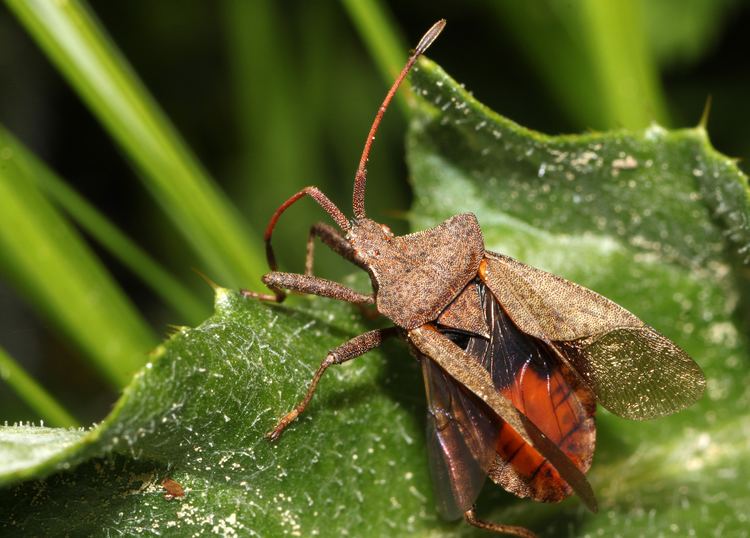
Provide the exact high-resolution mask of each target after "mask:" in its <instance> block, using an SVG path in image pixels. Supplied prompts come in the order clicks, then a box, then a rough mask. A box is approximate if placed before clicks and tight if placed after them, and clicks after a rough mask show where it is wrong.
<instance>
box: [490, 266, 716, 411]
mask: <svg viewBox="0 0 750 538" xmlns="http://www.w3.org/2000/svg"><path fill="white" fill-rule="evenodd" d="M480 275H481V276H482V278H483V280H484V281H485V283H486V284H487V287H488V288H489V289H490V290H491V291H492V294H493V295H494V296H495V297H496V298H497V300H498V302H499V303H500V304H501V305H502V308H503V309H504V311H505V312H506V313H507V314H508V316H509V317H510V318H511V320H512V321H513V323H514V324H515V325H516V326H517V327H518V328H519V329H520V330H521V331H523V332H524V333H526V334H528V335H531V336H534V337H536V338H538V339H540V340H542V341H544V342H546V343H548V344H550V345H551V346H552V348H553V349H554V351H555V352H556V353H557V354H558V355H559V356H561V357H562V358H564V359H565V360H566V361H567V362H568V363H569V364H570V365H571V366H572V368H573V369H574V370H575V371H576V372H577V373H578V375H579V376H580V378H581V379H582V380H583V381H584V382H585V383H586V384H587V385H588V387H589V388H590V389H591V390H592V391H593V392H594V394H595V395H596V397H597V399H598V400H599V402H600V403H601V404H602V405H603V406H604V407H606V408H607V409H609V410H610V411H612V412H613V413H615V414H617V415H620V416H622V417H625V418H630V419H639V420H640V419H649V418H655V417H659V416H663V415H667V414H670V413H674V412H675V411H679V410H680V409H683V408H685V407H687V406H688V405H690V404H691V403H693V402H694V401H695V400H697V399H698V398H699V397H700V396H701V394H702V393H703V390H704V388H705V378H704V376H703V372H702V371H701V369H700V367H699V366H698V365H697V364H696V363H695V362H694V361H693V360H692V359H691V358H690V357H689V356H688V355H687V354H686V353H685V352H684V351H683V350H682V349H680V348H679V347H678V346H676V345H675V344H674V343H673V342H671V341H670V340H669V339H667V338H665V337H664V336H662V335H660V334H659V333H658V332H656V331H655V330H654V329H652V328H651V327H648V326H647V325H646V324H644V323H643V322H642V321H641V320H640V319H638V318H637V317H635V316H634V315H633V314H631V313H630V312H628V311H627V310H625V309H624V308H622V307H620V306H618V305H617V304H615V303H613V302H612V301H610V300H609V299H606V298H604V297H602V296H601V295H599V294H597V293H595V292H593V291H591V290H589V289H587V288H584V287H582V286H579V285H577V284H574V283H572V282H569V281H567V280H565V279H563V278H560V277H558V276H555V275H552V274H550V273H547V272H545V271H541V270H539V269H535V268H533V267H529V266H527V265H524V264H522V263H520V262H518V261H516V260H514V259H512V258H509V257H507V256H502V255H500V254H494V253H488V254H487V258H486V264H485V266H484V268H483V270H480Z"/></svg>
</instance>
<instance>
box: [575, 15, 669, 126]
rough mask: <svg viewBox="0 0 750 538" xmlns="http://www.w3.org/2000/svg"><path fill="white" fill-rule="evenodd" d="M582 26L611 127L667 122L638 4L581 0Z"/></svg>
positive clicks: (643, 20) (607, 119)
mask: <svg viewBox="0 0 750 538" xmlns="http://www.w3.org/2000/svg"><path fill="white" fill-rule="evenodd" d="M578 6H579V9H580V10H581V13H582V18H581V23H582V24H581V30H582V32H583V34H584V36H585V38H586V43H587V45H588V52H589V58H590V59H591V62H592V65H593V68H594V69H595V70H596V74H597V76H598V78H599V83H600V89H601V99H603V100H604V101H605V110H606V112H607V114H608V115H607V117H606V121H607V124H608V125H609V126H612V127H630V128H638V127H646V126H647V125H649V124H650V123H651V122H653V121H656V122H658V123H660V124H662V125H664V124H666V123H667V113H666V107H665V106H664V98H663V95H662V93H661V86H660V84H659V79H658V73H657V70H656V65H655V62H654V58H653V54H652V52H651V49H650V48H649V45H648V34H647V32H646V24H645V19H644V17H643V13H641V10H642V9H643V8H642V7H641V4H640V3H639V2H632V1H630V0H611V1H609V2H600V1H599V0H583V1H581V2H580V3H579V4H578Z"/></svg>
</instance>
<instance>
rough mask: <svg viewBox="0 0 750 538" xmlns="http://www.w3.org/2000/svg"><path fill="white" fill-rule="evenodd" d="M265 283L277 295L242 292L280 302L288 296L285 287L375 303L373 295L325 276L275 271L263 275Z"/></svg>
mask: <svg viewBox="0 0 750 538" xmlns="http://www.w3.org/2000/svg"><path fill="white" fill-rule="evenodd" d="M263 283H264V284H265V285H266V286H268V287H269V288H270V289H271V290H273V292H274V294H275V295H270V294H266V293H258V292H255V291H250V290H240V293H242V295H244V296H245V297H254V298H256V299H260V300H263V301H275V302H279V303H280V302H281V301H282V300H283V299H284V297H286V293H284V291H283V290H285V289H286V290H292V291H296V292H299V293H306V294H309V295H317V296H319V297H328V298H330V299H337V300H339V301H346V302H347V303H354V304H373V303H374V302H375V299H374V298H373V296H372V295H366V294H364V293H359V292H358V291H354V290H353V289H351V288H347V287H346V286H344V285H342V284H339V283H338V282H334V281H333V280H326V279H325V278H319V277H316V276H311V275H300V274H298V273H282V272H280V271H274V272H273V273H268V274H265V275H263ZM279 297H281V299H279Z"/></svg>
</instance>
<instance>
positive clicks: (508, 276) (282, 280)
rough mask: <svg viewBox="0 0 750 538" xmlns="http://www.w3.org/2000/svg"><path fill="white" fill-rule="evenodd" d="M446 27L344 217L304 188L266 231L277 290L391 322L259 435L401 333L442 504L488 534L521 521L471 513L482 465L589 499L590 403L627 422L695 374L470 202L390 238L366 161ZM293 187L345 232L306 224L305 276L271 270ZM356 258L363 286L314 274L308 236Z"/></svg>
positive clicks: (676, 405)
mask: <svg viewBox="0 0 750 538" xmlns="http://www.w3.org/2000/svg"><path fill="white" fill-rule="evenodd" d="M444 26H445V21H443V20H441V21H438V22H437V23H436V24H435V25H434V26H433V27H432V28H430V30H428V32H427V33H426V34H425V35H424V37H423V38H422V39H421V41H420V42H419V44H418V45H417V47H416V49H414V52H413V53H412V55H411V56H410V58H409V60H408V61H407V63H406V65H405V66H404V68H403V70H402V71H401V73H400V75H399V76H398V78H397V79H396V81H395V82H394V84H393V86H392V87H391V89H390V91H389V92H388V94H387V95H386V97H385V100H384V101H383V104H382V105H381V106H380V108H379V109H378V112H377V115H376V116H375V120H374V122H373V124H372V127H371V128H370V132H369V134H368V136H367V140H366V142H365V147H364V150H363V152H362V157H361V159H360V162H359V167H358V169H357V173H356V176H355V180H354V197H353V212H354V218H353V219H351V220H349V219H348V218H346V217H345V216H344V214H343V213H342V212H341V210H339V209H338V207H336V206H335V205H334V204H333V202H331V201H330V200H329V199H328V197H326V196H325V195H324V194H323V193H322V192H320V191H319V190H318V189H317V188H315V187H306V188H304V189H302V190H301V191H299V192H298V193H297V194H295V195H294V196H292V197H291V198H289V199H288V200H287V201H286V202H284V203H283V204H282V205H281V206H280V207H279V208H278V209H277V210H276V212H275V213H274V214H273V216H272V217H271V220H270V222H269V224H268V227H267V228H266V233H265V242H266V253H267V257H268V262H269V266H270V268H271V272H270V273H268V274H266V275H265V276H264V277H263V282H264V283H265V284H266V285H267V286H268V287H269V289H270V290H272V291H273V294H259V293H255V292H249V291H243V293H244V294H245V295H246V296H248V297H256V298H259V299H262V300H268V301H276V302H281V301H283V300H284V298H285V291H284V290H291V291H295V292H301V293H307V294H314V295H319V296H322V297H329V298H333V299H339V300H342V301H348V302H350V303H354V304H358V305H371V304H374V305H375V308H376V310H377V312H378V313H379V314H381V315H383V316H385V317H387V318H389V319H390V320H391V321H392V322H393V323H394V326H393V327H391V328H386V329H377V330H373V331H369V332H367V333H365V334H362V335H359V336H357V337H355V338H352V339H351V340H349V341H348V342H346V343H344V344H342V345H340V346H339V347H337V348H335V349H333V350H332V351H330V352H329V353H328V355H327V356H326V358H325V359H324V360H323V362H322V363H321V365H320V367H319V368H318V370H317V371H316V372H315V375H314V377H313V379H312V382H311V383H310V386H309V388H308V390H307V394H306V395H305V397H304V398H303V399H302V400H301V401H300V402H299V404H297V406H296V407H295V408H294V409H293V410H292V411H291V412H289V413H288V414H287V415H286V416H284V417H283V418H282V419H281V420H280V421H279V423H278V424H277V426H276V427H275V428H274V430H273V431H271V432H270V433H269V434H268V437H269V438H270V439H271V440H276V439H278V437H279V436H280V435H281V433H282V432H283V431H284V429H285V428H286V427H287V426H288V425H289V424H290V423H291V422H292V421H294V420H295V419H296V418H297V416H299V414H300V413H301V412H302V411H304V409H305V408H306V407H307V405H308V403H309V402H310V399H311V398H312V396H313V393H314V392H315V388H316V386H317V384H318V382H319V381H320V378H321V376H322V375H323V373H324V372H325V371H326V369H328V367H329V366H332V365H334V364H341V363H343V362H345V361H348V360H351V359H354V358H355V357H358V356H360V355H362V354H364V353H366V352H367V351H369V350H371V349H374V348H375V347H377V346H379V345H380V344H381V343H382V342H383V340H384V339H385V338H388V337H391V336H395V335H400V336H402V337H404V338H405V339H406V340H407V342H408V343H409V346H410V348H411V350H412V352H413V354H414V355H415V356H416V358H417V359H418V360H419V362H420V364H421V367H422V373H423V377H424V383H425V388H426V393H427V445H428V456H429V462H430V470H431V473H432V477H433V481H434V487H435V489H436V494H437V499H438V509H439V511H440V513H441V514H442V515H443V516H445V517H446V518H448V519H458V518H460V517H463V518H464V519H465V520H466V521H467V522H468V523H470V524H472V525H475V526H477V527H480V528H483V529H486V530H489V531H494V532H498V533H505V534H511V535H515V536H524V537H530V536H534V534H533V533H532V532H531V531H529V530H527V529H525V528H522V527H516V526H510V525H503V524H498V523H490V522H487V521H482V520H480V519H478V518H477V516H476V514H475V511H474V502H475V501H476V499H477V497H478V495H479V491H480V489H481V488H482V485H483V484H484V481H485V478H486V477H487V476H489V477H490V478H491V479H492V481H493V482H495V483H497V484H500V485H501V486H502V487H504V488H505V489H506V490H508V491H509V492H511V493H514V494H515V495H517V496H519V497H530V498H532V499H534V500H537V501H547V502H553V501H559V500H561V499H563V498H565V497H567V496H568V495H570V494H571V493H572V492H575V493H577V494H578V495H579V496H580V497H581V499H582V500H583V502H584V503H585V504H586V505H587V506H588V507H589V508H590V509H591V510H596V499H595V497H594V493H593V491H592V489H591V486H590V485H589V483H588V481H587V480H586V477H585V476H584V473H585V472H586V471H588V469H589V467H590V465H591V460H592V457H593V452H594V445H595V435H596V429H595V425H594V411H595V407H596V401H598V402H599V403H601V404H602V405H603V406H604V407H606V408H607V409H609V410H610V411H612V412H613V413H615V414H617V415H620V416H622V417H625V418H630V419H648V418H654V417H659V416H663V415H667V414H669V413H673V412H675V411H678V410H680V409H683V408H684V407H686V406H688V405H690V404H691V403H692V402H694V401H695V400H696V399H697V398H699V397H700V395H701V394H702V392H703V389H704V386H705V379H704V377H703V373H702V372H701V370H700V368H699V367H698V365H697V364H696V363H695V362H693V360H692V359H691V358H690V357H688V356H687V354H685V352H684V351H682V350H681V349H680V348H679V347H677V346H676V345H675V344H673V343H672V342H671V341H670V340H668V339H667V338H665V337H663V336H661V335H660V334H659V333H657V332H656V331H655V330H654V329H652V328H651V327H649V326H647V325H646V324H644V323H643V322H642V321H641V320H639V319H638V318H637V317H635V316H634V315H633V314H631V313H630V312H628V311H627V310H625V309H623V308H622V307H620V306H618V305H617V304H615V303H613V302H612V301H610V300H608V299H606V298H604V297H602V296H601V295H598V294H597V293H595V292H593V291H591V290H589V289H586V288H584V287H582V286H579V285H577V284H574V283H572V282H569V281H567V280H564V279H562V278H560V277H557V276H555V275H552V274H550V273H547V272H544V271H541V270H539V269H535V268H533V267H530V266H528V265H524V264H522V263H520V262H518V261H516V260H514V259H512V258H509V257H507V256H504V255H502V254H495V253H493V252H488V251H486V250H485V248H484V241H483V239H482V232H481V230H480V228H479V224H478V222H477V219H476V217H475V216H474V215H473V214H471V213H466V214H462V215H456V216H454V217H452V218H450V219H448V220H446V221H445V222H443V223H441V224H439V225H438V226H436V227H434V228H431V229H429V230H425V231H422V232H417V233H413V234H409V235H405V236H400V237H398V236H394V234H393V233H392V232H391V231H390V230H389V229H388V228H387V227H386V226H384V225H381V224H378V223H377V222H374V221H373V220H370V219H368V218H367V216H366V214H365V204H364V196H365V183H366V177H367V159H368V156H369V154H370V148H371V146H372V142H373V140H374V135H375V132H376V131H377V128H378V125H379V124H380V121H381V119H382V116H383V113H384V112H385V110H386V107H387V106H388V104H389V103H390V101H391V99H392V98H393V95H394V94H395V92H396V90H397V88H398V86H399V84H400V83H401V81H402V80H403V79H404V77H405V76H406V74H407V73H408V72H409V70H410V69H411V68H412V66H413V65H414V63H415V62H416V60H417V58H418V57H419V56H420V55H421V54H422V53H424V51H425V50H426V49H427V48H428V47H429V46H430V44H431V43H432V42H433V41H434V40H435V38H436V37H437V36H438V34H439V33H440V32H441V31H442V29H443V27H444ZM304 196H309V197H311V198H312V199H313V200H315V201H316V202H317V203H318V204H319V205H320V206H321V207H322V208H323V209H324V210H325V211H326V212H327V213H328V215H330V217H331V218H332V219H333V220H334V222H335V223H336V224H337V225H338V227H339V228H340V229H341V231H342V232H343V234H342V233H340V232H339V231H338V230H336V229H335V228H333V227H331V226H329V225H326V224H323V223H318V224H315V225H314V226H312V228H311V229H310V233H309V236H308V243H307V260H306V263H305V273H304V274H294V273H283V272H279V271H277V264H276V260H275V258H274V254H273V249H272V247H271V236H272V234H273V230H274V227H275V226H276V223H277V221H278V219H279V217H280V216H281V214H282V213H283V212H284V211H285V210H286V209H287V208H288V207H289V206H291V205H292V204H293V203H294V202H296V201H297V200H299V199H300V198H302V197H304ZM316 237H317V238H319V239H320V240H321V241H322V242H323V243H324V244H326V245H327V246H328V247H330V248H331V249H332V250H333V251H334V252H336V253H337V254H339V255H340V256H342V257H343V258H345V259H347V260H349V261H350V262H352V263H354V264H355V265H357V266H359V267H361V268H362V269H364V270H365V271H367V272H368V273H369V275H370V278H371V280H372V286H373V290H374V292H373V293H372V294H363V293H359V292H357V291H355V290H352V289H350V288H348V287H345V286H343V285H341V284H338V283H336V282H332V281H330V280H325V279H323V278H319V277H316V276H314V275H313V243H314V240H315V238H316Z"/></svg>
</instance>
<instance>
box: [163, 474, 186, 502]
mask: <svg viewBox="0 0 750 538" xmlns="http://www.w3.org/2000/svg"><path fill="white" fill-rule="evenodd" d="M161 487H163V488H164V499H166V500H167V501H171V500H172V499H181V498H182V497H184V496H185V488H183V487H182V484H180V483H179V482H178V481H177V480H175V479H173V478H170V477H169V476H168V477H166V478H164V480H162V481H161Z"/></svg>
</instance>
